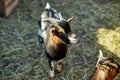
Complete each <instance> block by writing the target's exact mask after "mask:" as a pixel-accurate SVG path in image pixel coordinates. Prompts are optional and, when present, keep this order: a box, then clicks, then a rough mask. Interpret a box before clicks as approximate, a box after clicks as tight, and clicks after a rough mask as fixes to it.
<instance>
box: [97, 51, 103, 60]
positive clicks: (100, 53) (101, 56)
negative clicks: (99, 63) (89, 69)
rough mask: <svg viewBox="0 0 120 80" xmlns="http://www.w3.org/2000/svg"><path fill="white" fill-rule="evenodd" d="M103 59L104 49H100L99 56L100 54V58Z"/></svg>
mask: <svg viewBox="0 0 120 80" xmlns="http://www.w3.org/2000/svg"><path fill="white" fill-rule="evenodd" d="M101 59H103V52H102V50H99V56H98V60H101Z"/></svg>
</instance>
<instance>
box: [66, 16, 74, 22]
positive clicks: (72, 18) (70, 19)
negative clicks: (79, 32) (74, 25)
mask: <svg viewBox="0 0 120 80" xmlns="http://www.w3.org/2000/svg"><path fill="white" fill-rule="evenodd" d="M74 19H75V17H71V18H69V19H68V20H67V21H68V22H69V23H70V22H71V21H73V20H74Z"/></svg>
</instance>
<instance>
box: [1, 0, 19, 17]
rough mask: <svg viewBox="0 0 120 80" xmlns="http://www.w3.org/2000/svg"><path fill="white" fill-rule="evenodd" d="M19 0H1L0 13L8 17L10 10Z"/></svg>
mask: <svg viewBox="0 0 120 80" xmlns="http://www.w3.org/2000/svg"><path fill="white" fill-rule="evenodd" d="M18 1H19V0H1V1H0V14H1V15H2V16H4V17H8V16H9V15H10V14H11V12H12V10H13V9H14V8H15V7H16V6H17V4H18Z"/></svg>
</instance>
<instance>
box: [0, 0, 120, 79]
mask: <svg viewBox="0 0 120 80" xmlns="http://www.w3.org/2000/svg"><path fill="white" fill-rule="evenodd" d="M46 2H49V3H50V4H51V6H52V7H54V8H56V9H57V10H58V11H61V12H62V14H63V16H65V18H69V17H71V16H75V18H76V19H75V21H74V22H72V23H71V27H72V30H73V32H76V34H77V35H78V37H79V42H78V43H77V44H71V45H69V46H68V47H69V49H68V54H67V56H66V58H64V66H63V71H62V72H61V73H59V74H58V73H56V76H55V79H54V80H89V77H90V75H91V74H92V71H93V70H94V67H95V64H96V61H97V55H98V50H99V49H102V50H103V52H104V53H105V54H104V55H105V56H108V57H113V58H114V59H115V60H116V61H117V62H119V61H120V59H119V58H120V54H119V53H120V49H119V48H120V15H119V14H120V7H119V6H120V1H119V0H75V1H72V0H41V1H40V0H20V2H19V5H18V6H17V8H16V9H15V10H14V12H13V14H11V15H10V16H9V17H8V18H2V17H0V80H49V79H50V78H49V75H48V71H49V67H48V63H47V60H46V57H45V55H44V53H43V51H42V48H41V47H40V46H39V43H38V41H37V31H38V17H39V16H40V14H41V12H42V10H43V8H44V6H45V4H46ZM118 57H119V58H118ZM119 64H120V62H119ZM115 80H120V76H117V77H116V78H115Z"/></svg>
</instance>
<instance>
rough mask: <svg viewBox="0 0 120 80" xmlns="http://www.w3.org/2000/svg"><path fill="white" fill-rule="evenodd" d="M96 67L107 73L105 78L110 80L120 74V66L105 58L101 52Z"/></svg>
mask: <svg viewBox="0 0 120 80" xmlns="http://www.w3.org/2000/svg"><path fill="white" fill-rule="evenodd" d="M96 66H97V68H98V69H100V70H101V71H103V72H104V73H105V77H106V78H108V79H113V78H114V77H115V76H116V75H117V74H119V73H120V66H119V65H118V64H117V63H116V62H115V61H114V60H113V59H112V58H107V57H103V53H102V51H101V50H100V51H99V58H98V61H97V64H96Z"/></svg>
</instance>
